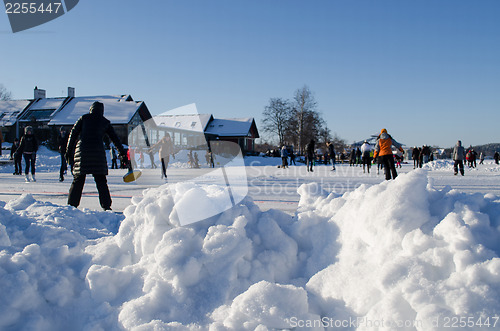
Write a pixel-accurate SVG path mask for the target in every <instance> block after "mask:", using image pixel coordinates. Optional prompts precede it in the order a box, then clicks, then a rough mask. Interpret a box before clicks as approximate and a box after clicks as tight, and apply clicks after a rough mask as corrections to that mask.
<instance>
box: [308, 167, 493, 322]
mask: <svg viewBox="0 0 500 331" xmlns="http://www.w3.org/2000/svg"><path fill="white" fill-rule="evenodd" d="M301 208H302V210H303V212H309V213H313V214H319V215H322V216H326V217H328V218H329V221H330V222H334V223H335V224H336V225H337V226H338V227H339V232H340V235H339V237H338V238H337V241H338V243H339V245H340V247H341V248H340V250H339V252H338V254H337V258H338V262H337V263H335V264H332V265H330V266H329V267H328V268H326V269H324V270H322V271H321V272H319V273H317V274H316V275H314V276H313V277H312V278H311V279H310V281H309V282H308V284H307V286H306V288H307V290H308V292H309V293H313V294H314V295H315V296H317V297H320V298H322V300H323V302H325V304H324V307H323V310H322V311H320V312H317V313H318V314H320V315H328V312H329V311H328V303H330V304H331V305H335V306H338V303H339V302H340V303H342V304H343V305H345V308H346V312H344V313H345V314H346V315H347V314H349V313H350V314H354V315H355V316H356V317H358V318H359V319H358V321H359V323H358V324H357V329H358V330H369V329H379V330H400V329H402V328H404V327H407V329H409V330H415V329H418V330H440V329H446V327H450V325H451V323H450V318H456V317H457V316H458V317H460V316H470V317H471V318H472V319H473V320H474V323H476V322H477V321H478V320H479V319H480V318H482V320H483V321H484V320H485V319H486V318H488V317H489V318H490V322H491V318H494V317H498V316H497V315H498V311H499V309H500V277H499V276H500V259H499V258H498V255H499V253H500V203H499V200H498V197H493V196H482V195H481V194H475V195H467V194H461V193H459V192H457V191H453V190H449V189H447V190H443V191H436V190H434V189H432V187H430V186H429V185H427V179H426V176H425V173H424V171H414V172H411V173H409V174H407V175H404V176H400V177H398V178H397V180H396V181H393V182H385V183H382V184H380V185H376V186H372V187H367V186H361V187H360V188H359V189H357V190H356V191H354V192H352V193H346V194H345V195H344V196H343V197H342V198H337V199H335V198H333V197H328V198H325V199H323V198H318V199H317V200H316V201H312V200H309V203H307V204H303V205H302V207H301ZM446 322H448V323H447V324H446ZM493 322H495V321H493ZM492 325H493V323H492ZM472 326H473V327H475V325H474V324H473V325H472ZM496 328H500V325H499V324H498V323H497V325H496Z"/></svg>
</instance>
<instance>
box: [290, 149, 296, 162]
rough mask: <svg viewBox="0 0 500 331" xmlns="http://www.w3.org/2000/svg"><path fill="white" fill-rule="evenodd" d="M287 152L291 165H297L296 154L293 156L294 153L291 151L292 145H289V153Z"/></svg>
mask: <svg viewBox="0 0 500 331" xmlns="http://www.w3.org/2000/svg"><path fill="white" fill-rule="evenodd" d="M289 154H290V165H292V164H293V165H297V164H296V163H295V157H296V156H295V153H294V152H293V147H290V153H289Z"/></svg>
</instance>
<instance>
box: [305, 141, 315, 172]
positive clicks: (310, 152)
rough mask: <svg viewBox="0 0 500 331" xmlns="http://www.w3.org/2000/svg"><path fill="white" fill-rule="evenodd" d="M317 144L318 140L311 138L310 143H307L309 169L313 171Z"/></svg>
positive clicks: (307, 164) (307, 165)
mask: <svg viewBox="0 0 500 331" xmlns="http://www.w3.org/2000/svg"><path fill="white" fill-rule="evenodd" d="M315 145H316V142H315V141H314V139H311V141H309V143H307V145H306V167H307V171H313V164H314V150H315Z"/></svg>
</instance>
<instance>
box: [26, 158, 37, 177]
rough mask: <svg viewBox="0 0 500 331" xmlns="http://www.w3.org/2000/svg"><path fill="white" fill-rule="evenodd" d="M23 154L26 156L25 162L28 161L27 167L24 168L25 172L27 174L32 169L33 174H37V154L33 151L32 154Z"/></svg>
mask: <svg viewBox="0 0 500 331" xmlns="http://www.w3.org/2000/svg"><path fill="white" fill-rule="evenodd" d="M23 156H24V162H25V163H26V169H24V173H25V174H26V175H27V174H29V172H30V169H31V174H32V175H34V174H35V161H36V154H35V153H32V154H27V153H24V154H23Z"/></svg>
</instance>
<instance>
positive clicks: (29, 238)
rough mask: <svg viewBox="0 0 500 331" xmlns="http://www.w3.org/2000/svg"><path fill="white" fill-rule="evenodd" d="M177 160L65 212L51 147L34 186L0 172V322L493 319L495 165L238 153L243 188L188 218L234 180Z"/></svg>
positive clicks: (499, 298)
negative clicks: (308, 159)
mask: <svg viewBox="0 0 500 331" xmlns="http://www.w3.org/2000/svg"><path fill="white" fill-rule="evenodd" d="M199 158H200V161H201V163H204V162H203V161H204V156H203V155H199ZM2 160H6V156H5V151H4V155H3V156H2ZM182 160H183V158H182V157H179V158H177V161H175V162H174V160H172V161H173V162H172V166H171V167H170V168H169V171H168V176H169V181H168V182H165V181H162V180H161V178H160V172H159V170H158V169H144V170H143V176H142V177H141V179H140V180H139V181H138V182H134V183H129V184H125V183H123V181H122V180H121V177H122V176H123V175H124V173H125V171H124V170H110V175H109V176H108V182H109V184H110V190H111V193H112V198H113V206H112V207H113V210H114V211H116V212H118V213H114V212H104V211H101V210H100V208H99V202H98V198H97V194H96V189H95V185H94V183H93V180H92V178H91V176H90V178H89V179H88V181H87V183H86V186H85V190H84V197H83V198H82V204H81V206H80V208H79V209H76V208H73V207H69V206H67V205H66V199H67V192H68V189H69V186H70V184H71V181H70V178H67V180H66V181H64V182H62V183H60V182H58V176H59V174H58V166H59V155H58V154H57V153H54V152H51V151H48V150H46V149H44V148H42V149H41V151H40V153H39V155H38V160H37V182H35V183H33V182H32V183H25V182H24V178H23V177H24V176H13V175H12V172H13V166H12V165H4V166H1V167H0V178H1V179H0V193H1V194H0V293H1V295H0V330H123V329H125V330H208V329H210V330H273V329H304V330H311V329H315V330H323V329H328V330H337V329H342V330H426V331H427V330H448V329H450V328H454V329H469V330H484V329H493V330H494V329H497V330H499V329H500V321H499V316H500V259H499V254H500V168H499V166H497V165H495V164H493V163H491V162H490V161H487V162H486V164H484V165H480V166H478V168H476V169H466V174H465V176H464V177H462V176H454V175H453V171H452V168H451V161H436V162H433V163H431V164H427V165H426V166H425V167H424V168H423V169H419V170H416V171H415V170H413V166H412V165H408V164H405V165H403V168H402V169H398V172H399V174H400V175H399V177H398V178H397V179H396V180H394V181H385V180H384V179H383V175H382V172H381V173H380V175H377V170H376V168H375V169H373V168H372V171H371V174H366V173H363V171H362V169H361V167H349V166H348V165H337V170H336V171H335V172H334V171H331V170H330V169H331V168H330V166H324V165H319V166H317V167H316V168H315V171H314V172H313V173H308V172H306V169H305V166H304V165H297V166H291V167H290V168H289V169H279V168H277V165H278V164H280V161H281V160H280V159H279V158H276V159H272V158H259V157H251V158H246V159H245V163H246V167H241V168H243V169H241V170H242V171H245V172H246V174H247V177H248V197H246V198H245V199H244V200H243V201H241V202H240V203H237V204H236V206H234V207H233V208H230V209H229V210H226V211H225V212H223V213H221V214H219V215H217V216H213V217H211V218H209V219H207V220H204V221H202V222H197V223H193V224H190V225H188V226H181V225H180V223H181V222H180V219H179V213H178V212H177V210H176V207H175V206H183V209H187V210H191V209H190V208H192V210H193V212H196V210H197V209H199V208H200V207H203V208H210V205H215V206H216V205H224V204H225V203H226V201H224V199H226V195H225V191H226V190H227V188H226V187H220V186H216V185H213V183H210V180H207V178H209V176H205V177H199V176H201V175H204V174H207V172H208V171H211V170H210V169H208V168H206V166H205V165H204V167H203V168H202V169H189V168H187V167H185V166H184V165H183V162H181V161H182ZM176 162H177V163H178V164H176ZM144 167H145V168H147V167H148V163H146V162H145V164H144ZM193 178H204V179H203V180H201V181H198V183H195V184H193V183H188V182H187V181H188V180H190V179H193ZM205 180H206V181H205ZM193 192H195V193H193ZM203 194H205V196H209V197H210V199H208V200H207V199H206V197H203ZM207 201H209V203H210V205H208V204H207ZM177 208H178V207H177ZM122 211H123V213H119V212H122Z"/></svg>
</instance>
